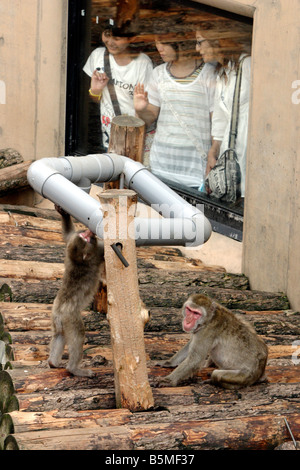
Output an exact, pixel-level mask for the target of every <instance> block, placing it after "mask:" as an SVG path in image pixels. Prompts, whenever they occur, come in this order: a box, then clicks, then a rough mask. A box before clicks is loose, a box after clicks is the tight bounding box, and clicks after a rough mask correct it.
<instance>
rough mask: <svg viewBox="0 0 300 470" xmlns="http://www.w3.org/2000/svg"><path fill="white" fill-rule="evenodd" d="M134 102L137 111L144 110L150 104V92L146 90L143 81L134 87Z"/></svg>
mask: <svg viewBox="0 0 300 470" xmlns="http://www.w3.org/2000/svg"><path fill="white" fill-rule="evenodd" d="M133 104H134V109H135V110H136V111H137V112H140V111H144V110H145V109H146V108H147V106H148V104H149V100H148V92H147V91H145V88H144V85H143V84H141V83H138V84H137V85H136V86H135V88H134V93H133Z"/></svg>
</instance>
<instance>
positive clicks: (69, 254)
mask: <svg viewBox="0 0 300 470" xmlns="http://www.w3.org/2000/svg"><path fill="white" fill-rule="evenodd" d="M55 208H56V210H57V211H58V212H59V213H60V214H61V216H62V229H63V235H64V239H65V241H66V256H65V272H64V276H63V279H62V285H61V288H60V289H59V291H58V294H57V296H56V298H55V299H54V303H53V308H52V332H53V335H52V341H51V346H50V356H49V359H48V364H49V366H50V367H52V368H55V367H59V365H60V361H61V358H62V354H63V351H64V347H65V345H67V346H68V353H69V361H68V364H67V370H68V371H69V372H70V373H71V374H73V375H78V376H81V377H92V376H93V375H94V373H93V371H92V370H90V369H82V368H80V362H81V360H82V356H83V344H84V336H85V329H84V324H83V320H82V317H81V310H82V309H84V308H86V307H87V306H88V305H89V303H90V302H91V300H92V299H93V296H94V294H95V293H96V290H97V287H98V285H99V280H100V276H101V274H100V273H101V269H103V267H104V246H103V242H101V241H100V240H97V239H96V237H95V235H94V234H93V233H92V232H91V231H90V230H85V231H84V232H76V231H75V229H74V225H73V223H72V220H71V217H70V215H69V214H67V213H66V212H65V211H63V210H62V209H61V208H59V207H58V206H55Z"/></svg>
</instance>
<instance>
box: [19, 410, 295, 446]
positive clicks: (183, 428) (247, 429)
mask: <svg viewBox="0 0 300 470" xmlns="http://www.w3.org/2000/svg"><path fill="white" fill-rule="evenodd" d="M288 419H289V423H290V426H292V428H293V432H294V434H295V437H296V439H298V438H299V437H300V417H299V415H298V414H290V415H289V416H288ZM15 438H16V440H17V442H18V445H19V446H20V449H27V450H83V449H84V450H88V449H89V450H115V449H118V450H133V449H134V450H178V449H179V450H182V449H185V448H188V449H194V450H214V449H224V450H225V449H230V450H271V449H274V448H275V447H276V446H278V445H280V444H282V443H283V442H284V441H285V440H287V439H289V436H288V431H287V428H286V424H285V420H284V417H282V416H278V415H272V414H266V415H262V416H256V417H237V418H233V419H231V420H226V419H220V420H215V421H214V420H211V421H207V420H200V421H188V422H185V421H183V422H175V423H154V424H148V425H147V426H145V425H135V426H132V425H131V426H129V425H124V426H114V427H111V428H110V430H109V433H108V432H107V429H103V428H100V427H99V426H95V427H90V428H75V429H72V428H71V429H59V430H53V431H35V432H25V433H17V434H15Z"/></svg>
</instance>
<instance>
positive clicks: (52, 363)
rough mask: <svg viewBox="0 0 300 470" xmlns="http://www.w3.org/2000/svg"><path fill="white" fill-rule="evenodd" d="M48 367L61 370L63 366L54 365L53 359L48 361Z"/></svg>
mask: <svg viewBox="0 0 300 470" xmlns="http://www.w3.org/2000/svg"><path fill="white" fill-rule="evenodd" d="M48 365H49V367H50V368H51V369H61V368H62V366H60V365H59V364H56V363H54V361H52V360H51V359H49V360H48Z"/></svg>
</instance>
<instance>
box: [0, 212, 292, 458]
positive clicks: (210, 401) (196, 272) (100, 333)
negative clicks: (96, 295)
mask: <svg viewBox="0 0 300 470" xmlns="http://www.w3.org/2000/svg"><path fill="white" fill-rule="evenodd" d="M63 252H64V244H63V241H62V237H61V229H60V220H59V218H58V214H57V213H56V211H54V210H43V211H41V210H37V209H35V210H34V209H32V208H25V207H19V208H16V207H13V206H2V210H0V262H1V276H2V277H1V279H0V285H3V284H7V285H9V287H10V288H11V290H12V294H13V301H12V302H10V301H9V300H10V299H9V297H8V298H7V302H2V303H0V317H1V318H2V322H3V324H4V325H5V329H6V331H8V332H9V333H10V336H11V339H12V345H11V346H12V348H13V351H14V360H13V361H12V366H13V370H8V371H3V372H5V374H8V373H9V375H10V376H11V378H12V382H13V385H14V389H15V392H16V397H17V399H18V408H19V410H14V411H13V410H12V409H9V411H7V408H6V409H4V410H3V411H4V413H3V411H2V410H1V411H0V414H1V412H2V413H3V416H4V415H5V416H6V417H5V419H4V418H3V419H2V424H1V425H0V434H2V435H5V433H7V435H6V437H5V440H6V439H7V440H6V446H7V447H6V448H11V447H12V446H13V443H14V442H17V445H18V446H19V448H21V449H32V450H48V449H57V450H58V449H62V450H63V449H74V450H75V449H83V450H88V449H102V450H105V449H106V450H107V449H108V450H116V449H120V450H122V449H123V450H131V449H135V450H147V449H150V450H155V449H156V450H176V449H177V450H180V451H181V452H182V451H184V450H192V449H199V450H200V449H251V450H255V449H273V448H275V447H276V446H278V445H280V444H282V443H283V442H285V441H291V436H290V434H289V431H288V429H287V426H286V421H285V419H286V420H287V422H288V424H289V426H290V429H291V431H292V433H293V435H294V437H295V438H296V439H299V438H300V418H299V409H300V391H299V390H300V389H299V382H300V379H299V370H300V366H299V364H298V361H297V357H296V355H295V353H296V351H295V348H294V347H293V343H294V342H295V341H296V340H297V339H299V333H300V315H299V313H297V312H293V311H291V310H290V309H289V308H290V307H289V303H288V300H287V298H286V297H285V296H284V295H281V294H271V293H262V292H253V291H251V290H250V288H249V283H248V280H247V278H245V276H240V275H233V274H230V273H226V272H225V270H224V269H223V268H219V267H215V266H212V267H210V266H205V265H203V264H202V263H201V262H200V261H198V260H191V259H188V258H185V257H183V256H182V255H181V252H180V250H179V249H177V248H168V247H165V248H153V247H144V248H138V249H137V256H138V275H139V291H140V296H141V298H142V300H143V301H144V302H145V304H146V306H147V308H149V309H150V311H151V320H150V322H149V323H148V324H147V325H146V327H145V334H144V336H145V347H146V355H147V369H148V376H149V383H150V385H151V388H152V392H153V397H154V407H153V409H152V410H149V411H146V412H139V413H132V412H131V411H130V410H128V409H122V408H121V409H118V408H116V401H115V391H114V374H113V363H112V348H111V342H110V331H109V325H108V322H107V319H106V316H105V314H103V313H101V312H97V311H94V310H93V309H91V310H87V311H85V312H84V314H83V317H84V322H85V327H86V344H85V348H84V349H85V355H84V362H85V366H88V367H92V368H93V369H94V370H95V372H96V377H95V378H93V379H86V378H79V377H71V376H70V375H69V374H68V373H67V372H66V370H65V369H59V370H50V369H49V368H48V367H47V355H48V350H49V341H50V337H51V329H50V313H51V303H52V301H53V298H54V296H55V295H56V292H57V290H58V288H59V286H60V282H61V281H60V280H61V276H62V273H63ZM195 291H196V292H203V293H206V294H208V295H210V296H212V297H214V298H216V299H217V300H218V301H220V302H222V303H223V304H224V305H225V306H227V307H229V308H231V309H232V311H234V312H235V313H236V314H238V315H242V316H243V317H244V318H245V317H246V318H247V320H249V321H250V323H251V324H252V325H253V326H254V327H255V328H256V330H257V332H258V333H259V334H260V335H261V336H262V337H264V339H265V340H266V342H267V344H268V347H269V361H268V366H267V378H268V382H266V383H262V384H257V385H254V386H252V387H248V388H245V389H242V390H240V391H238V392H235V391H229V390H223V389H219V388H217V387H213V386H211V385H209V384H203V383H202V379H205V378H207V377H208V375H209V373H210V371H211V369H205V370H204V371H202V372H201V373H199V374H198V376H197V377H196V379H195V380H194V381H192V382H190V383H187V384H184V385H183V386H180V387H175V388H155V386H154V385H155V381H156V378H157V377H159V376H162V375H165V374H167V373H169V372H170V370H169V369H162V368H160V367H157V366H156V365H155V364H156V362H157V361H158V360H162V359H165V358H167V357H169V356H171V355H172V354H173V353H174V352H175V351H176V350H178V349H179V348H180V347H181V346H182V345H183V344H184V343H185V342H186V341H187V340H188V335H187V334H186V333H184V332H183V331H182V328H181V313H180V307H181V305H182V302H183V300H185V299H186V297H187V296H188V295H189V294H190V293H191V292H195ZM293 354H294V358H295V361H294V362H293V361H292V357H293ZM8 389H9V390H10V392H9V397H13V396H14V391H13V390H12V389H11V386H8ZM5 390H7V388H6V389H5ZM0 393H1V392H0ZM2 401H3V400H2ZM0 402H1V398H0ZM5 410H6V411H5ZM7 414H9V415H10V416H11V419H12V422H13V428H14V429H13V430H12V426H11V421H10V420H9V418H8V417H7ZM0 419H1V418H0ZM13 431H14V433H13ZM8 436H10V437H9V438H8ZM12 437H14V439H15V441H14V440H13V439H12Z"/></svg>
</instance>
